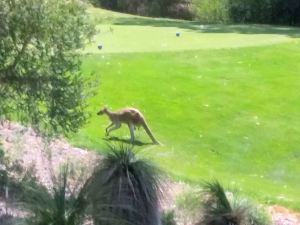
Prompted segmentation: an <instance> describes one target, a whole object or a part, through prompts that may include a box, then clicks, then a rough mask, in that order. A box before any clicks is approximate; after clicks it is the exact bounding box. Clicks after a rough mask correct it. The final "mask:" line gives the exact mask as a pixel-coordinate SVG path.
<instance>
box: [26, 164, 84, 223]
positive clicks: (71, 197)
mask: <svg viewBox="0 0 300 225" xmlns="http://www.w3.org/2000/svg"><path fill="white" fill-rule="evenodd" d="M68 176H69V170H68V167H66V168H64V170H63V171H62V172H61V174H60V175H59V177H58V179H57V180H56V182H55V183H54V186H53V188H52V189H47V188H46V187H44V186H42V185H40V184H38V183H36V182H31V183H30V184H28V183H27V184H25V185H24V187H25V188H24V198H23V203H24V206H25V208H26V209H27V210H29V214H30V215H31V216H30V218H29V219H28V224H30V225H82V222H83V218H84V212H85V209H86V207H87V202H86V200H85V197H84V196H85V189H84V188H82V189H81V190H80V192H79V193H77V194H74V193H71V192H70V191H69V187H68Z"/></svg>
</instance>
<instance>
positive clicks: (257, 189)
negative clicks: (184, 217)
mask: <svg viewBox="0 0 300 225" xmlns="http://www.w3.org/2000/svg"><path fill="white" fill-rule="evenodd" d="M101 12H102V11H101ZM105 12H106V13H107V11H105ZM93 13H94V14H96V11H94V12H93ZM107 15H110V14H109V13H108V14H107ZM118 15H122V14H115V15H114V18H113V19H112V18H110V19H109V20H105V21H104V22H103V23H105V24H104V25H99V27H100V34H99V35H97V37H96V40H95V42H93V43H91V44H90V45H89V46H88V47H87V49H85V50H84V51H85V52H89V54H86V55H84V56H83V60H84V63H83V66H82V71H83V72H84V73H86V74H87V75H88V74H90V73H94V74H96V75H97V76H98V77H99V78H100V86H99V88H98V94H97V96H95V97H94V98H93V99H91V100H90V103H89V105H90V106H89V111H91V112H93V114H92V117H91V119H90V121H89V123H88V125H87V126H86V127H85V128H83V129H82V130H81V131H80V132H79V133H78V134H77V135H76V136H74V137H72V138H71V141H72V142H73V143H74V144H76V145H78V146H84V147H86V148H91V149H96V150H100V151H103V149H104V147H105V144H106V141H105V140H104V139H103V138H104V137H105V136H104V128H105V127H106V125H107V124H108V119H107V118H106V117H97V116H96V111H97V110H98V109H99V108H100V107H102V106H104V105H107V106H109V107H110V108H111V109H112V110H116V109H119V108H121V107H124V106H134V107H136V108H139V109H140V110H141V111H142V112H143V113H144V115H145V117H146V119H147V121H148V123H149V126H150V128H151V129H152V131H153V133H154V134H155V136H156V137H157V138H158V139H159V140H160V141H161V142H162V143H163V144H164V145H163V146H159V147H157V146H152V145H144V146H138V147H137V148H138V149H141V150H142V152H143V153H144V154H146V155H147V157H150V158H152V159H154V160H155V161H156V162H157V163H158V164H159V165H160V166H161V167H162V168H164V169H166V171H168V172H169V174H170V175H171V176H172V177H173V178H174V179H180V180H186V181H189V182H193V183H199V182H201V181H202V180H204V179H211V178H216V179H219V180H221V181H223V182H224V184H225V185H227V186H230V187H233V188H239V189H241V191H242V192H243V193H245V194H247V195H248V196H249V197H252V198H253V199H256V200H258V201H260V202H261V203H270V204H271V203H279V204H283V205H287V206H290V207H293V208H298V209H299V210H300V176H299V175H300V165H299V162H300V104H299V101H300V91H299V90H300V64H299V60H300V42H299V38H298V37H299V34H300V31H299V30H297V29H292V28H287V27H271V26H258V25H255V26H254V25H253V26H245V25H243V26H213V25H210V26H201V25H199V24H194V23H189V22H181V21H171V20H170V21H167V20H163V19H146V18H138V17H130V16H126V15H125V16H124V15H122V16H121V17H118ZM151 21H152V22H151ZM137 23H138V24H137ZM116 24H118V25H116ZM195 26H196V27H197V28H194V27H195ZM110 27H112V29H113V30H111V28H110ZM200 27H201V29H202V30H198V28H199V29H200ZM177 31H180V32H181V36H180V37H176V35H175V33H176V32H177ZM98 43H102V44H103V49H102V50H98V49H97V44H98ZM112 134H113V135H114V136H118V137H120V138H129V132H128V128H127V127H125V126H124V127H123V128H122V129H120V130H118V131H115V133H112ZM137 139H138V140H140V141H142V142H146V143H147V142H150V139H149V138H148V137H147V136H146V134H145V133H144V131H143V130H142V129H141V130H140V131H137Z"/></svg>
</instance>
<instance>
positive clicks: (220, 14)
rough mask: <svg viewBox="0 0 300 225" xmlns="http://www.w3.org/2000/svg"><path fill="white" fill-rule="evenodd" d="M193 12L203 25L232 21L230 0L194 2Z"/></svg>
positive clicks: (197, 0)
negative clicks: (229, 6)
mask: <svg viewBox="0 0 300 225" xmlns="http://www.w3.org/2000/svg"><path fill="white" fill-rule="evenodd" d="M192 11H193V14H194V15H195V19H196V20H199V21H201V22H202V23H228V22H229V21H230V17H229V9H228V0H194V1H193V2H192Z"/></svg>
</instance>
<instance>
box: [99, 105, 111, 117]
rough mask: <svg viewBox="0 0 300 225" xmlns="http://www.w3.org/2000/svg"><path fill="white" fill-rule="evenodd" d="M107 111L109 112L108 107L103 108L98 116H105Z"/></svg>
mask: <svg viewBox="0 0 300 225" xmlns="http://www.w3.org/2000/svg"><path fill="white" fill-rule="evenodd" d="M107 110H108V109H107V107H103V109H100V111H99V112H97V115H98V116H101V115H103V114H104V113H106V112H107Z"/></svg>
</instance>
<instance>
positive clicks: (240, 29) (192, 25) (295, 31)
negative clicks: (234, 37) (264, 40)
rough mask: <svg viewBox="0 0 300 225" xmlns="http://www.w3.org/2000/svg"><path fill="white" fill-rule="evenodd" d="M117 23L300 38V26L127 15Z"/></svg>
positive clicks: (206, 31)
mask: <svg viewBox="0 0 300 225" xmlns="http://www.w3.org/2000/svg"><path fill="white" fill-rule="evenodd" d="M113 24H115V25H126V26H130V25H132V26H152V27H177V28H180V29H187V30H190V31H193V32H200V33H240V34H278V35H287V36H290V37H293V38H300V28H299V27H288V26H275V25H274V26H272V25H260V24H237V25H223V24H208V25H204V24H201V23H199V22H194V21H185V20H172V19H163V18H145V17H125V18H116V19H115V20H114V23H113Z"/></svg>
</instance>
